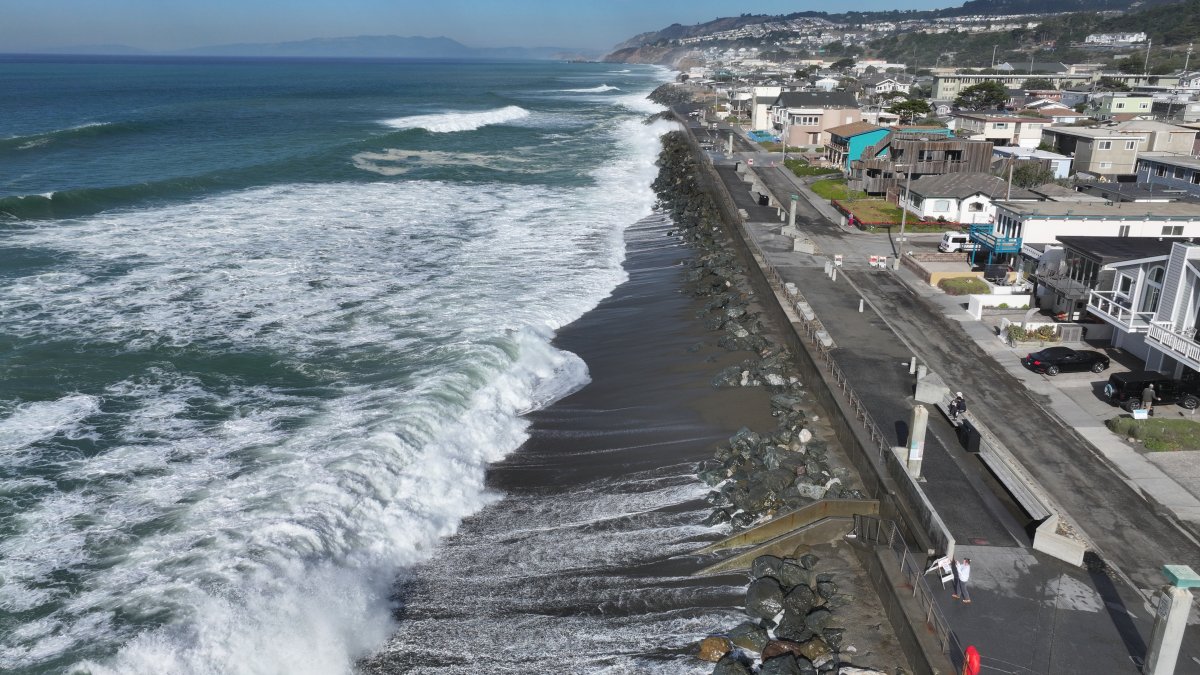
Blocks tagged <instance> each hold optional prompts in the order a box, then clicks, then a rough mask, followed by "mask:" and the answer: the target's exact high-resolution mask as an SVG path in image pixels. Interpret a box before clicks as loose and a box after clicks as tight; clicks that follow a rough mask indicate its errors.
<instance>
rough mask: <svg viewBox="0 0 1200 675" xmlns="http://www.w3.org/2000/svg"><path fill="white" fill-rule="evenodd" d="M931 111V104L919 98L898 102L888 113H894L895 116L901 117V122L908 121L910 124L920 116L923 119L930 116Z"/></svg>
mask: <svg viewBox="0 0 1200 675" xmlns="http://www.w3.org/2000/svg"><path fill="white" fill-rule="evenodd" d="M930 110H931V108H930V107H929V102H928V101H924V100H922V99H919V98H910V99H905V100H903V101H897V102H896V103H893V104H892V105H891V107H889V108H888V112H890V113H892V114H893V115H899V116H900V121H901V122H904V121H905V120H906V119H907V120H908V122H909V123H910V124H911V123H912V121H913V120H915V119H916V118H917V116H918V115H920V116H922V117H923V116H925V115H928V114H929V113H930Z"/></svg>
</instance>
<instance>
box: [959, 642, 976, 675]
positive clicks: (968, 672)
mask: <svg viewBox="0 0 1200 675" xmlns="http://www.w3.org/2000/svg"><path fill="white" fill-rule="evenodd" d="M963 675H979V650H978V649H975V645H971V646H970V647H967V653H966V655H964V656H963Z"/></svg>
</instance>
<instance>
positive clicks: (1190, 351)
mask: <svg viewBox="0 0 1200 675" xmlns="http://www.w3.org/2000/svg"><path fill="white" fill-rule="evenodd" d="M1195 336H1196V331H1195V329H1188V330H1177V329H1176V328H1175V325H1174V324H1172V323H1171V322H1170V321H1154V322H1151V324H1150V331H1149V332H1148V333H1146V340H1147V341H1149V342H1155V343H1158V344H1159V345H1161V346H1162V347H1163V348H1165V349H1167V350H1168V351H1170V352H1171V353H1172V354H1174V355H1175V356H1176V357H1183V358H1185V359H1188V360H1189V361H1191V363H1189V364H1188V365H1192V366H1193V367H1195V364H1198V363H1200V344H1197V342H1196V340H1195Z"/></svg>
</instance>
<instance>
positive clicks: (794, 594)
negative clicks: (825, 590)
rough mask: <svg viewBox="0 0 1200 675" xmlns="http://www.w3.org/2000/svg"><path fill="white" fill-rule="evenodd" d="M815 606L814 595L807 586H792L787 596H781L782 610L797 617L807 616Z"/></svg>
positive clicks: (815, 599)
mask: <svg viewBox="0 0 1200 675" xmlns="http://www.w3.org/2000/svg"><path fill="white" fill-rule="evenodd" d="M781 583H782V580H781ZM816 605H817V598H816V595H814V594H813V592H812V589H811V588H809V587H808V586H800V585H797V586H794V587H793V588H792V590H790V591H788V593H787V595H785V596H783V607H784V609H786V610H787V611H789V612H791V613H793V614H796V615H798V616H808V613H809V611H811V610H812V608H813V607H815V606H816Z"/></svg>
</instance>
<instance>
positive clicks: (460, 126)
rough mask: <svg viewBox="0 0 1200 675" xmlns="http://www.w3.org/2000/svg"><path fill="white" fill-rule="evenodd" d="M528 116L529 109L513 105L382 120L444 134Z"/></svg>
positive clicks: (397, 127) (385, 122) (396, 126)
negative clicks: (475, 110)
mask: <svg viewBox="0 0 1200 675" xmlns="http://www.w3.org/2000/svg"><path fill="white" fill-rule="evenodd" d="M525 117H529V111H528V110H526V109H524V108H522V107H520V106H515V105H510V106H505V107H503V108H498V109H496V110H485V111H482V112H461V111H456V112H447V113H438V114H435V115H414V116H412V117H397V118H396V119H391V120H384V121H383V123H384V124H386V125H388V126H389V127H392V128H393V129H424V130H425V131H428V132H430V133H435V134H445V133H451V132H454V131H474V130H476V129H480V128H482V127H486V126H490V125H493V124H504V123H505V122H512V121H513V120H519V119H522V118H525Z"/></svg>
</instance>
